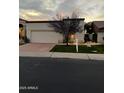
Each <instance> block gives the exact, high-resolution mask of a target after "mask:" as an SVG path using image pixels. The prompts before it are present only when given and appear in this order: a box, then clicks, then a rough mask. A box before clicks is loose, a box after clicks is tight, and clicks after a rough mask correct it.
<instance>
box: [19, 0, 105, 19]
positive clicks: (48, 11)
mask: <svg viewBox="0 0 124 93" xmlns="http://www.w3.org/2000/svg"><path fill="white" fill-rule="evenodd" d="M19 8H20V17H22V16H23V18H25V19H29V20H35V19H39V18H40V19H41V20H45V19H48V20H49V19H52V17H53V16H55V15H56V13H57V12H62V13H63V14H64V15H71V13H72V12H73V11H74V10H76V9H78V10H79V11H80V17H85V18H88V20H89V19H92V20H96V19H98V18H99V19H103V17H104V1H103V0H19ZM88 20H86V21H88Z"/></svg>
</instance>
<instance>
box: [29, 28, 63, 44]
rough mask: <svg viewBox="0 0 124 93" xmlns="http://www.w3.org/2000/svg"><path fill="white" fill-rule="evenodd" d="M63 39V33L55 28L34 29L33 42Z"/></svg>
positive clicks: (49, 41)
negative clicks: (57, 31) (54, 29)
mask: <svg viewBox="0 0 124 93" xmlns="http://www.w3.org/2000/svg"><path fill="white" fill-rule="evenodd" d="M60 40H62V35H61V34H59V33H56V32H55V31H53V30H46V31H42V30H39V31H38V30H32V31H31V42H33V43H34V42H35V43H58V42H59V41H60Z"/></svg>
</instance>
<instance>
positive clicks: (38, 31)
mask: <svg viewBox="0 0 124 93" xmlns="http://www.w3.org/2000/svg"><path fill="white" fill-rule="evenodd" d="M49 25H50V24H49V23H47V22H43V21H41V22H39V21H38V22H35V21H33V22H28V23H27V26H26V27H27V37H28V38H29V39H30V42H32V43H58V42H60V41H62V40H63V36H62V34H60V33H57V32H55V31H54V29H53V28H52V27H50V26H49Z"/></svg>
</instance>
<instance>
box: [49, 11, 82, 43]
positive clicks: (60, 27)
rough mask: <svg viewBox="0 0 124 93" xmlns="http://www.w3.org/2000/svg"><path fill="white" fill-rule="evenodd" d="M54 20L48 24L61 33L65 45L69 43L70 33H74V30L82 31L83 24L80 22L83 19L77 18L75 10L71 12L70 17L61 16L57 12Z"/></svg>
mask: <svg viewBox="0 0 124 93" xmlns="http://www.w3.org/2000/svg"><path fill="white" fill-rule="evenodd" d="M54 20H56V21H57V22H51V23H50V25H51V26H52V27H53V28H54V30H55V31H56V32H59V33H61V34H63V37H64V39H65V42H66V45H68V43H69V35H70V34H75V33H76V32H81V31H83V29H82V28H83V25H81V24H80V22H81V21H82V20H83V19H81V18H79V16H78V14H76V12H75V11H74V12H73V13H72V16H71V18H70V17H69V16H63V15H62V14H61V13H58V14H57V15H56V17H55V18H54Z"/></svg>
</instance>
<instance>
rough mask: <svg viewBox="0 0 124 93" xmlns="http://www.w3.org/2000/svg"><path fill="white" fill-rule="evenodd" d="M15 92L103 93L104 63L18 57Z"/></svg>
mask: <svg viewBox="0 0 124 93" xmlns="http://www.w3.org/2000/svg"><path fill="white" fill-rule="evenodd" d="M19 86H20V90H19V93H104V61H102V60H101V61H100V60H99V61H98V60H82V59H68V58H66V59H64V58H61V59H60V58H43V57H20V58H19Z"/></svg>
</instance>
